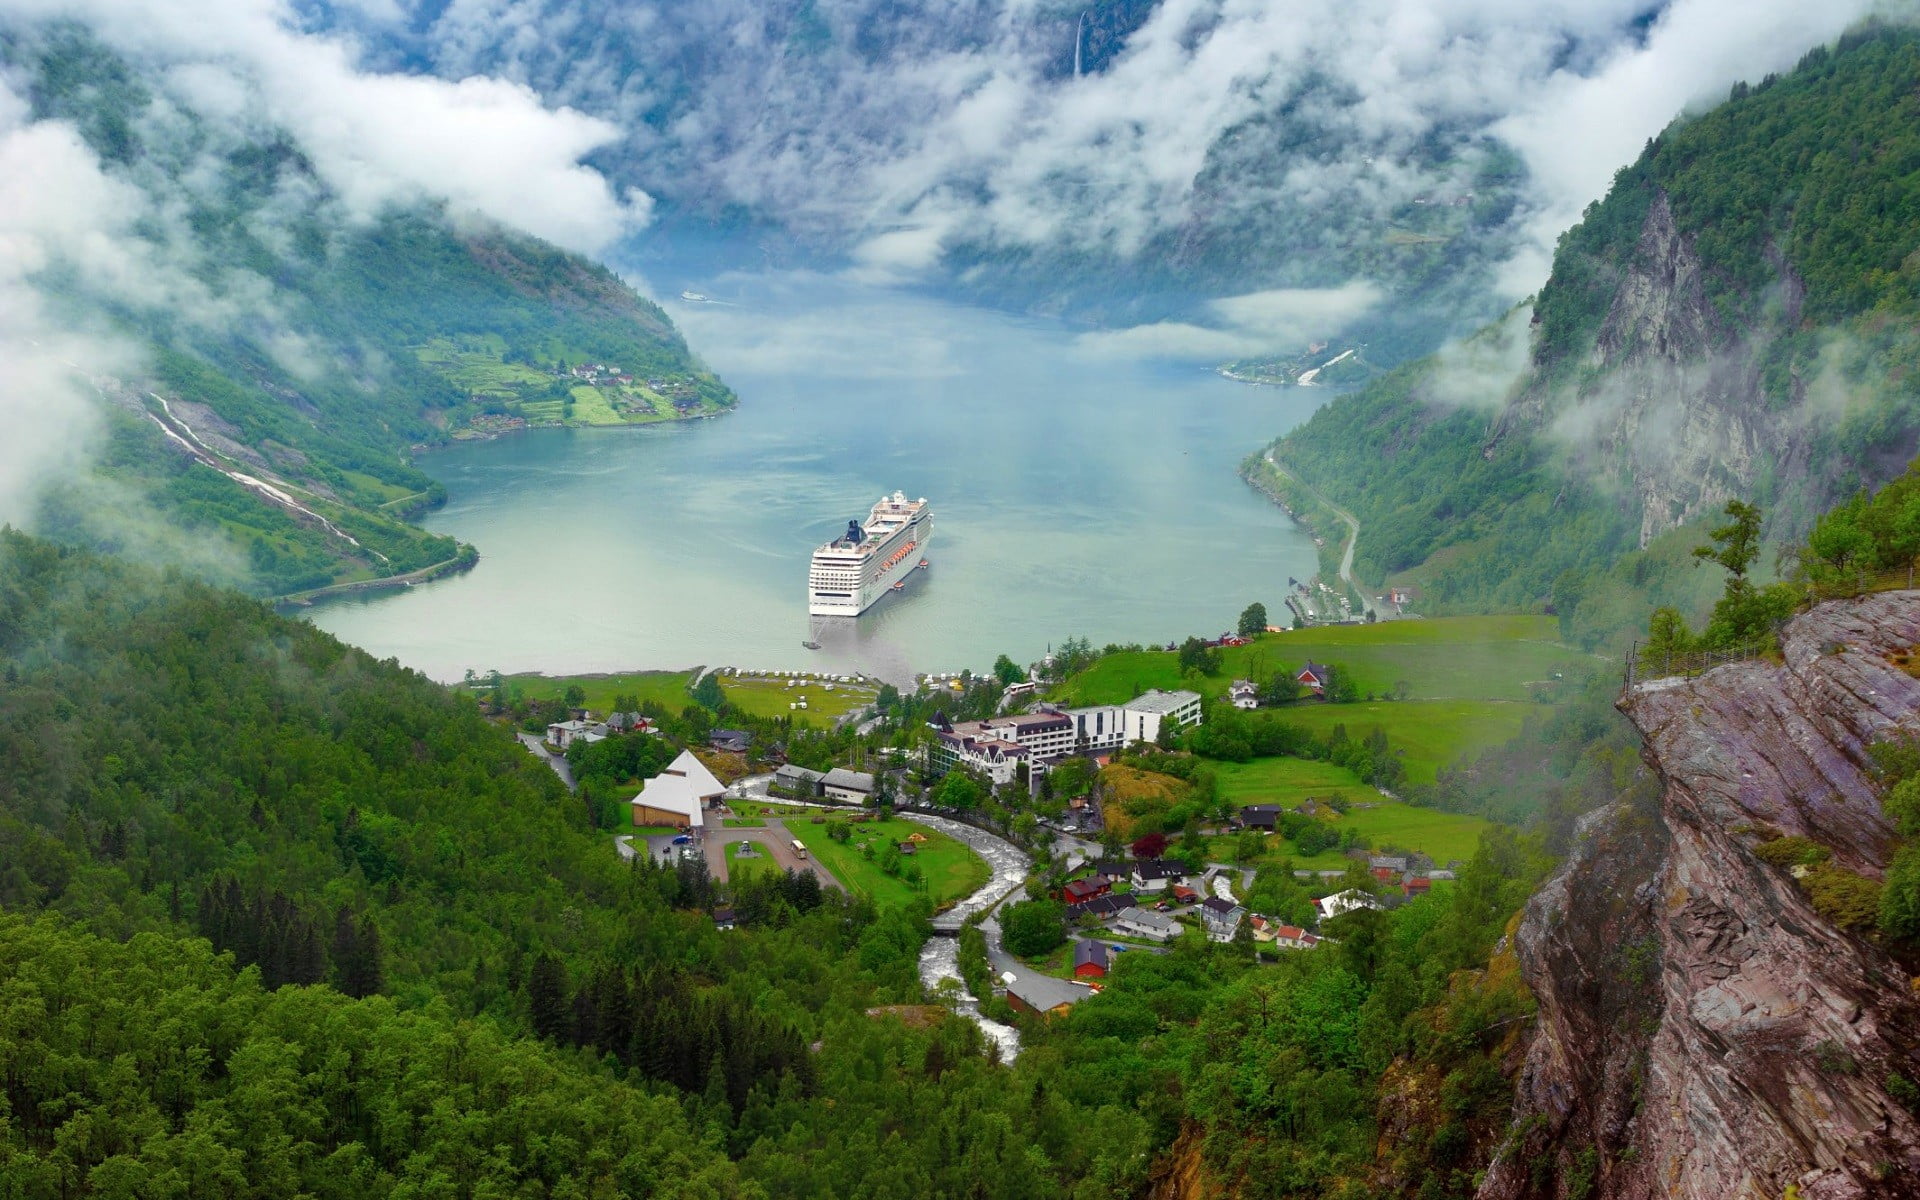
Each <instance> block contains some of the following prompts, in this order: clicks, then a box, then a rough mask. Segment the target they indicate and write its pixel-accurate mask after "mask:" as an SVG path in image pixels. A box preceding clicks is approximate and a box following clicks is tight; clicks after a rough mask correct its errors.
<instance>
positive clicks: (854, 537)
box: [847, 521, 865, 546]
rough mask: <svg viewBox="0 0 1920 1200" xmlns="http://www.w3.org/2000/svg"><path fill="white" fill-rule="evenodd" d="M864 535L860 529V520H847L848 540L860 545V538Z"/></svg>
mask: <svg viewBox="0 0 1920 1200" xmlns="http://www.w3.org/2000/svg"><path fill="white" fill-rule="evenodd" d="M864 536H865V534H864V533H863V532H862V531H861V529H860V522H858V521H848V522H847V540H848V541H849V542H852V543H853V544H854V545H856V546H858V545H859V544H860V539H861V538H862V537H864Z"/></svg>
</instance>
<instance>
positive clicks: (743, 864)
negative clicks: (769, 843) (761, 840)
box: [726, 841, 780, 881]
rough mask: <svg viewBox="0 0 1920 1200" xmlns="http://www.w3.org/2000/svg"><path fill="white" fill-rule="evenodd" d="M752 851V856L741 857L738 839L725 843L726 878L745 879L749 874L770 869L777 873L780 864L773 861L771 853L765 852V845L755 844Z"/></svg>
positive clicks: (733, 879)
mask: <svg viewBox="0 0 1920 1200" xmlns="http://www.w3.org/2000/svg"><path fill="white" fill-rule="evenodd" d="M754 851H755V854H754V857H752V858H741V857H740V843H739V842H738V841H731V842H728V843H727V845H726V853H727V878H728V880H730V881H736V880H741V879H745V878H747V877H749V876H751V875H757V874H759V873H761V872H763V871H771V872H773V873H774V874H776V875H777V874H779V872H780V864H779V863H776V862H774V861H773V855H771V854H769V853H768V852H767V848H766V847H765V846H755V847H754Z"/></svg>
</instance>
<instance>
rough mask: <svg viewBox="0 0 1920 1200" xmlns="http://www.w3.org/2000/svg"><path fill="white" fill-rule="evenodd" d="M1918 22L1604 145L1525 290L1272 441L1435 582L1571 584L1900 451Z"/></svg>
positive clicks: (1407, 564)
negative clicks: (1636, 151) (1630, 159)
mask: <svg viewBox="0 0 1920 1200" xmlns="http://www.w3.org/2000/svg"><path fill="white" fill-rule="evenodd" d="M1916 96H1920V38H1917V37H1916V35H1915V34H1913V33H1911V32H1909V31H1902V30H1872V31H1867V32H1863V33H1861V34H1858V35H1854V36H1851V37H1849V38H1847V39H1845V40H1843V41H1842V42H1841V43H1840V44H1839V45H1838V46H1837V47H1836V48H1835V49H1833V50H1831V51H1828V50H1824V49H1823V50H1818V51H1815V52H1814V53H1811V54H1809V55H1808V56H1807V57H1806V59H1805V60H1804V61H1803V62H1802V63H1801V64H1800V66H1799V68H1798V69H1797V70H1795V71H1794V72H1793V73H1792V74H1790V75H1787V76H1785V77H1782V78H1778V79H1775V78H1769V79H1767V80H1764V81H1762V83H1760V84H1759V85H1757V86H1755V87H1752V88H1748V87H1746V86H1744V85H1743V86H1741V87H1738V88H1736V89H1735V90H1734V93H1733V95H1732V96H1731V97H1730V98H1729V100H1728V101H1727V102H1726V103H1725V104H1723V105H1721V106H1720V107H1719V108H1717V109H1715V110H1713V111H1712V112H1710V113H1707V114H1706V115H1704V116H1701V117H1699V118H1697V119H1692V120H1687V121H1682V122H1680V123H1678V124H1676V125H1675V126H1674V127H1673V128H1671V129H1669V130H1668V131H1667V132H1666V133H1664V134H1663V135H1661V137H1659V138H1657V139H1655V140H1654V141H1653V142H1652V143H1651V144H1649V146H1648V147H1647V150H1646V152H1645V153H1644V154H1643V155H1642V156H1641V158H1640V160H1639V161H1638V162H1636V163H1634V164H1633V165H1632V166H1630V167H1628V168H1627V169H1625V170H1623V171H1622V172H1621V173H1620V174H1619V176H1618V177H1617V179H1616V181H1615V184H1614V187H1613V189H1612V191H1611V192H1610V193H1609V195H1608V196H1607V198H1606V199H1605V200H1604V201H1603V202H1601V203H1599V204H1597V205H1595V206H1593V207H1592V208H1590V209H1589V210H1588V212H1587V215H1586V217H1585V219H1584V220H1583V221H1582V222H1581V224H1580V225H1578V226H1577V227H1575V228H1574V229H1572V230H1570V231H1569V232H1568V233H1567V234H1566V236H1565V237H1564V238H1563V239H1562V241H1561V244H1560V247H1559V251H1558V253H1557V255H1556V257H1555V260H1554V268H1553V274H1552V278H1551V279H1550V280H1549V282H1548V284H1547V286H1546V287H1545V288H1544V289H1543V290H1542V292H1541V293H1540V295H1539V296H1538V298H1537V299H1536V301H1535V303H1534V305H1533V315H1532V323H1531V325H1530V326H1529V325H1526V324H1525V323H1524V321H1523V319H1522V317H1521V316H1519V315H1516V316H1514V317H1511V318H1509V319H1508V321H1506V322H1503V323H1502V324H1501V325H1499V326H1496V327H1493V328H1491V329H1489V330H1488V331H1486V332H1485V333H1483V334H1482V335H1481V336H1480V337H1478V338H1477V339H1474V340H1473V341H1471V342H1469V343H1467V344H1466V345H1464V346H1462V347H1460V348H1458V349H1457V350H1454V351H1450V352H1446V353H1443V354H1441V355H1439V356H1436V357H1435V358H1433V359H1430V360H1428V361H1425V362H1423V363H1420V364H1417V365H1415V366H1413V367H1410V368H1407V369H1406V370H1404V371H1402V372H1400V373H1397V374H1395V375H1394V376H1391V377H1389V378H1387V379H1384V380H1382V381H1381V382H1380V383H1378V384H1376V385H1374V386H1372V387H1369V388H1368V389H1366V390H1365V391H1363V392H1360V393H1357V394H1356V395H1354V396H1351V397H1346V398H1343V399H1341V400H1340V401H1337V402H1335V403H1333V404H1331V405H1329V406H1328V407H1327V408H1326V409H1324V410H1322V412H1321V413H1320V414H1318V415H1317V416H1316V417H1315V418H1314V419H1313V420H1312V421H1310V422H1309V423H1308V424H1307V425H1306V426H1305V427H1303V428H1302V429H1300V430H1298V431H1296V432H1295V433H1293V434H1291V435H1289V436H1288V437H1287V438H1285V439H1282V441H1281V442H1280V443H1279V444H1278V446H1277V448H1276V449H1277V455H1278V457H1279V458H1280V459H1281V460H1282V461H1283V462H1284V463H1285V464H1286V466H1287V467H1288V468H1289V469H1290V470H1291V471H1292V472H1293V473H1294V474H1296V475H1297V476H1298V477H1299V478H1300V479H1302V480H1304V481H1305V482H1307V483H1308V484H1310V485H1312V486H1313V487H1315V488H1318V489H1320V490H1321V491H1322V492H1324V493H1325V494H1326V495H1327V496H1329V497H1330V498H1331V499H1333V501H1334V502H1335V503H1338V504H1340V505H1342V506H1344V507H1346V508H1348V509H1350V510H1351V511H1352V512H1353V513H1354V514H1355V515H1356V516H1358V517H1359V518H1360V520H1361V522H1362V525H1363V526H1364V527H1365V528H1366V530H1367V532H1366V534H1365V535H1364V536H1363V537H1362V538H1361V541H1360V546H1359V551H1358V554H1357V563H1358V566H1359V570H1360V571H1361V573H1362V575H1363V577H1366V578H1369V579H1372V580H1376V581H1377V580H1381V579H1384V578H1386V577H1389V576H1400V575H1403V574H1404V575H1405V576H1407V577H1410V578H1414V579H1417V580H1419V581H1420V582H1422V583H1424V584H1425V585H1426V586H1427V588H1428V591H1429V594H1430V596H1431V597H1432V600H1433V602H1434V606H1435V607H1442V608H1444V607H1448V606H1453V607H1468V606H1475V605H1485V604H1497V605H1523V604H1529V603H1537V602H1538V601H1539V600H1541V599H1542V598H1545V597H1548V596H1550V595H1552V596H1554V597H1555V598H1556V599H1557V600H1559V601H1561V602H1562V604H1563V607H1571V606H1572V605H1574V604H1577V602H1578V599H1579V596H1580V593H1582V591H1583V590H1585V589H1586V588H1588V587H1589V586H1590V585H1591V584H1592V582H1593V576H1594V574H1595V573H1596V572H1597V571H1598V569H1599V568H1601V567H1603V566H1604V565H1605V564H1607V563H1609V562H1611V560H1612V559H1614V558H1615V557H1617V556H1618V555H1619V554H1621V553H1622V552H1625V551H1632V550H1636V549H1640V548H1645V547H1647V546H1649V545H1651V544H1653V543H1654V542H1655V541H1656V540H1657V539H1658V538H1659V537H1660V536H1661V535H1662V534H1663V533H1665V532H1666V531H1668V530H1671V529H1673V528H1675V527H1676V526H1678V525H1681V524H1684V523H1687V522H1691V521H1695V520H1698V519H1700V518H1701V517H1703V516H1706V515H1709V514H1711V513H1713V512H1714V511H1716V510H1717V509H1718V508H1719V507H1720V506H1721V505H1722V504H1724V502H1725V501H1726V500H1727V499H1729V498H1731V497H1742V498H1747V499H1754V500H1757V501H1759V502H1760V503H1761V504H1763V505H1764V506H1765V507H1767V508H1768V509H1769V511H1770V513H1771V517H1772V529H1771V530H1770V532H1771V533H1772V534H1774V535H1775V536H1777V537H1780V538H1788V537H1791V536H1793V535H1795V534H1797V533H1799V532H1802V531H1804V530H1805V528H1806V527H1807V526H1808V525H1809V524H1810V523H1811V521H1812V518H1813V516H1814V515H1815V514H1817V513H1819V512H1820V511H1822V510H1824V509H1825V508H1827V507H1829V506H1830V505H1831V504H1832V502H1833V501H1835V500H1836V499H1838V498H1840V497H1843V496H1845V495H1847V494H1849V493H1851V492H1852V491H1853V490H1854V489H1856V488H1858V487H1860V486H1862V485H1866V484H1873V483H1878V482H1881V481H1884V480H1885V479H1887V478H1889V477H1891V476H1892V475H1894V474H1896V473H1897V472H1898V470H1899V469H1900V468H1901V467H1902V466H1903V465H1904V464H1905V463H1906V461H1907V460H1908V459H1909V458H1911V457H1912V456H1913V454H1914V453H1915V451H1916V449H1920V425H1917V424H1916V422H1915V421H1914V419H1913V417H1914V415H1915V413H1916V405H1920V400H1917V399H1916V393H1915V389H1914V387H1913V384H1912V380H1911V374H1910V373H1911V368H1912V365H1913V363H1914V361H1915V355H1916V354H1920V337H1917V336H1916V335H1915V334H1914V323H1913V320H1912V318H1913V316H1914V314H1915V312H1916V311H1920V258H1916V257H1915V254H1914V241H1913V233H1912V231H1913V229H1914V228H1915V227H1916V224H1917V223H1920V172H1916V170H1915V165H1916V163H1920V139H1916V138H1915V137H1914V135H1913V132H1912V131H1913V129H1914V128H1915V119H1916V118H1920V99H1916Z"/></svg>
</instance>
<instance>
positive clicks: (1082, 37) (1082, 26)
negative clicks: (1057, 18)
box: [1073, 8, 1087, 79]
mask: <svg viewBox="0 0 1920 1200" xmlns="http://www.w3.org/2000/svg"><path fill="white" fill-rule="evenodd" d="M1086 40H1087V10H1086V9H1084V8H1083V9H1081V10H1080V22H1079V24H1077V25H1075V26H1074V27H1073V77H1074V78H1075V79H1078V78H1080V47H1081V46H1082V45H1084V44H1085V43H1086Z"/></svg>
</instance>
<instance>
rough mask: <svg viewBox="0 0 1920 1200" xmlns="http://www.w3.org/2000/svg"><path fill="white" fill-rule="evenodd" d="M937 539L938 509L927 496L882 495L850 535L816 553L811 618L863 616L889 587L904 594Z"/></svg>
mask: <svg viewBox="0 0 1920 1200" xmlns="http://www.w3.org/2000/svg"><path fill="white" fill-rule="evenodd" d="M932 536H933V509H932V507H931V506H929V505H928V504H927V498H926V497H925V496H922V497H921V498H920V499H918V500H909V499H907V497H906V494H905V493H904V492H895V493H894V494H893V495H891V496H882V497H880V503H878V504H876V505H874V506H873V511H872V512H870V513H868V514H867V519H866V521H865V522H864V523H862V522H860V521H848V522H847V532H846V533H844V534H842V535H841V536H839V537H837V538H835V539H833V540H832V541H831V542H828V543H827V544H826V545H824V546H822V547H820V548H819V549H818V550H815V551H814V552H813V566H812V569H811V570H809V571H808V573H807V613H808V615H809V616H815V617H857V616H859V615H860V614H861V613H863V612H865V611H867V610H868V609H869V608H872V607H873V604H874V602H875V601H876V600H878V599H880V597H882V596H884V595H886V594H887V592H888V590H889V589H891V590H893V591H899V590H900V589H901V588H902V587H903V586H904V585H905V581H906V577H907V576H908V575H909V574H910V573H911V572H913V571H914V570H915V569H917V568H919V567H924V566H926V565H927V559H926V552H927V541H928V539H929V538H931V537H932Z"/></svg>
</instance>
